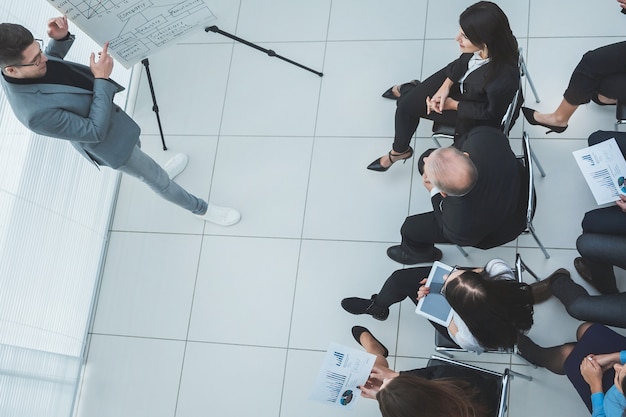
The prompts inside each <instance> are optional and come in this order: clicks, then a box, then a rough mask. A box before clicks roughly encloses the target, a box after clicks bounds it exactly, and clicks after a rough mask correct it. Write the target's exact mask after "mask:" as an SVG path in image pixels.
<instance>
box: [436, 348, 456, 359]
mask: <svg viewBox="0 0 626 417" xmlns="http://www.w3.org/2000/svg"><path fill="white" fill-rule="evenodd" d="M435 350H436V351H437V353H441V354H442V355H443V356H445V357H448V358H450V359H452V358H454V355H453V354H452V353H450V352H448V351H445V350H439V349H437V348H435Z"/></svg>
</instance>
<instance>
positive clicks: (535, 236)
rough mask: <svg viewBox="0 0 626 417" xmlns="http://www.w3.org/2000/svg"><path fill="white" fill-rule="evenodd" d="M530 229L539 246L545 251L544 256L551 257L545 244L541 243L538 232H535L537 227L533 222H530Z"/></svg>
mask: <svg viewBox="0 0 626 417" xmlns="http://www.w3.org/2000/svg"><path fill="white" fill-rule="evenodd" d="M528 230H529V231H530V233H531V234H532V235H533V237H534V238H535V242H537V245H538V246H539V248H540V249H541V251H542V252H543V256H545V257H546V259H550V254H548V251H547V250H546V248H545V247H544V246H543V244H542V243H541V241H540V240H539V238H538V237H537V234H536V233H535V228H534V227H533V225H532V223H529V224H528Z"/></svg>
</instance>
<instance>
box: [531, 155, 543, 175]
mask: <svg viewBox="0 0 626 417" xmlns="http://www.w3.org/2000/svg"><path fill="white" fill-rule="evenodd" d="M530 157H531V158H532V159H533V161H535V164H537V169H538V170H539V173H540V174H541V176H542V177H544V178H545V176H546V172H545V171H544V170H543V167H542V166H541V163H540V162H539V159H537V155H535V152H534V151H533V148H530Z"/></svg>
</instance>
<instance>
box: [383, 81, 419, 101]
mask: <svg viewBox="0 0 626 417" xmlns="http://www.w3.org/2000/svg"><path fill="white" fill-rule="evenodd" d="M419 83H420V82H419V80H411V81H409V82H408V83H404V84H400V85H399V86H397V87H398V94H399V95H398V96H396V95H395V94H394V93H393V88H394V87H396V86H395V85H392V86H391V87H389V88H388V89H387V91H385V92H384V93H383V95H382V97H384V98H388V99H390V100H398V99H399V98H400V97H402V94H406V93H408V92H409V91H411V90H412V89H413V88H414V87H415V86H416V85H418V84H419Z"/></svg>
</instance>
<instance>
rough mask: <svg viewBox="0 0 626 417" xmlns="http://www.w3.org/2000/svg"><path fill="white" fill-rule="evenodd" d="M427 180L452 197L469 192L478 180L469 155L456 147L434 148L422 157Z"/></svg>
mask: <svg viewBox="0 0 626 417" xmlns="http://www.w3.org/2000/svg"><path fill="white" fill-rule="evenodd" d="M424 174H425V175H426V178H427V179H428V181H430V182H431V183H432V184H433V185H434V186H436V187H437V188H439V189H440V190H441V191H443V192H444V193H445V194H447V195H449V196H453V197H460V196H464V195H465V194H467V193H469V192H470V191H471V190H472V188H474V185H476V181H477V180H478V171H477V170H476V166H475V165H474V163H473V162H472V160H471V159H470V158H469V155H468V154H466V153H463V152H461V151H459V150H458V149H456V148H452V147H450V148H439V149H435V150H434V151H433V152H432V153H431V154H430V155H429V156H428V157H426V158H425V159H424Z"/></svg>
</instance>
